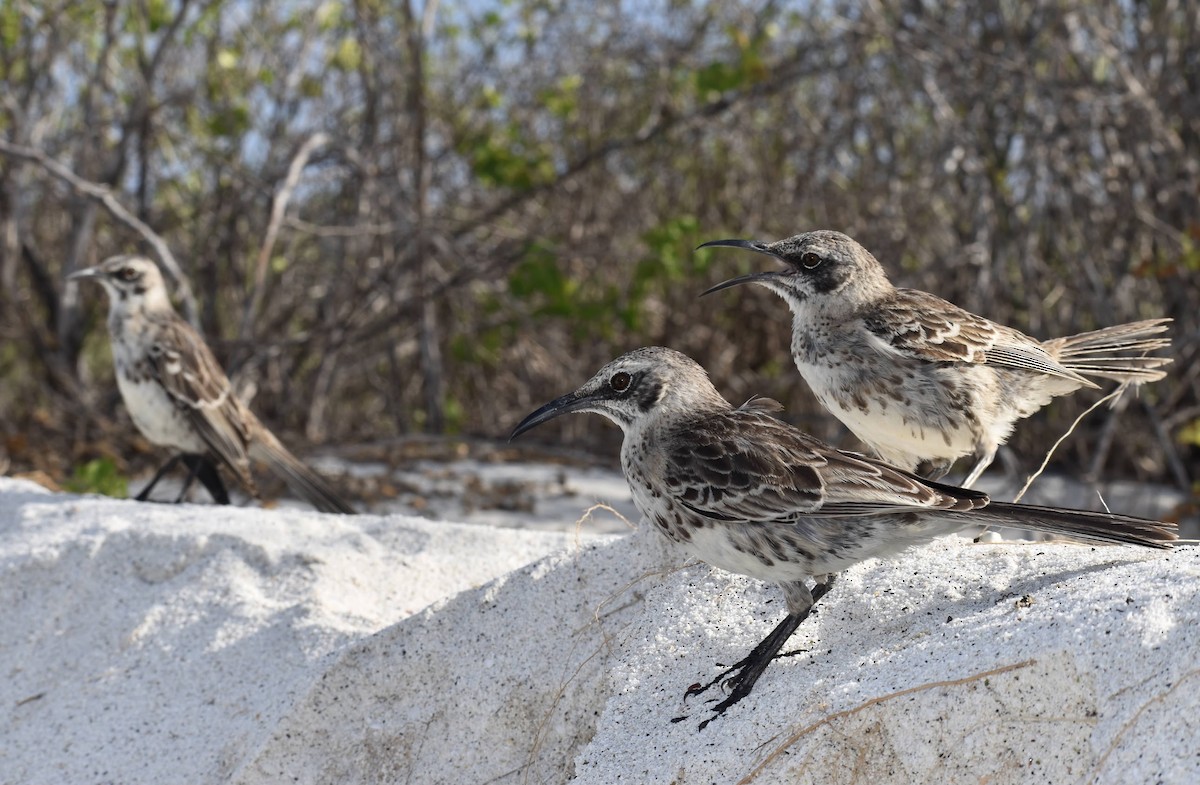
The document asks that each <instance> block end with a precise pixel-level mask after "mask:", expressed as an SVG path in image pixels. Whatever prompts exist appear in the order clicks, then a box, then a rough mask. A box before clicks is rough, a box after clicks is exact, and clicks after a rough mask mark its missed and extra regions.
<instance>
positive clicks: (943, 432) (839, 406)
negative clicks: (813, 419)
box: [796, 362, 977, 469]
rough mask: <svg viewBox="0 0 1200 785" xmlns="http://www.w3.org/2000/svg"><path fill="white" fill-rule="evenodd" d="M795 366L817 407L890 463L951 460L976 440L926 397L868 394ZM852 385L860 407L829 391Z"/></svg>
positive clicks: (828, 374)
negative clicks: (922, 400)
mask: <svg viewBox="0 0 1200 785" xmlns="http://www.w3.org/2000/svg"><path fill="white" fill-rule="evenodd" d="M796 367H797V368H798V369H799V371H800V374H801V375H802V376H803V377H804V379H805V380H806V381H807V382H808V384H809V387H811V388H812V391H813V393H814V394H815V395H816V396H817V399H818V400H819V401H820V402H821V405H822V406H824V407H825V408H826V409H828V410H829V412H830V413H831V414H833V416H835V417H837V418H838V419H839V420H841V421H842V423H843V424H844V425H845V426H846V427H847V428H849V429H850V431H851V432H852V433H853V434H854V435H855V436H857V437H858V438H859V439H861V440H862V441H864V442H866V443H867V444H868V445H870V447H871V449H873V450H875V451H876V452H878V453H879V454H880V455H881V456H883V457H884V458H885V459H886V460H888V461H890V462H892V463H896V464H898V465H900V466H902V467H904V468H909V469H911V468H914V466H915V464H916V462H918V461H920V460H934V459H946V460H954V459H956V458H959V457H961V456H963V455H967V454H969V453H971V452H974V450H975V447H976V441H977V440H976V435H975V434H974V432H973V431H972V429H970V428H968V427H966V426H965V424H963V423H961V422H954V421H953V419H952V418H951V416H950V413H949V412H947V411H946V410H945V409H944V408H938V407H936V406H931V405H930V403H931V401H928V400H927V401H926V402H925V406H924V407H921V406H919V405H918V404H917V403H915V402H913V401H912V398H913V396H912V395H911V394H910V395H908V396H901V397H908V398H909V402H906V401H904V400H897V399H896V398H895V397H892V396H886V395H882V394H880V393H875V394H868V392H867V391H866V390H865V389H862V385H857V386H856V385H855V383H854V382H853V381H849V380H847V379H843V378H841V377H840V376H838V375H836V374H834V373H831V372H830V371H829V369H827V368H824V367H817V366H812V365H808V364H804V363H800V362H797V363H796ZM856 387H857V388H858V389H859V390H860V392H861V393H862V395H861V400H863V401H865V403H866V406H865V407H860V406H858V402H857V401H854V400H852V399H851V398H850V397H848V396H847V395H845V394H844V393H843V394H837V393H836V392H835V391H838V390H847V389H850V390H854V389H856ZM926 397H928V396H926ZM904 456H907V457H908V459H907V460H905V459H904ZM913 459H915V460H913Z"/></svg>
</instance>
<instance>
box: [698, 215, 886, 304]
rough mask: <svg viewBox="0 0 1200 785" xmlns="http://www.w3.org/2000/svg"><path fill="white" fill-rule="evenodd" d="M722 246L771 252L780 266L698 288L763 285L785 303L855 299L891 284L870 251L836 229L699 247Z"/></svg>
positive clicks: (864, 298) (866, 297) (876, 291)
mask: <svg viewBox="0 0 1200 785" xmlns="http://www.w3.org/2000/svg"><path fill="white" fill-rule="evenodd" d="M719 246H728V247H731V248H745V249H746V250H748V251H754V252H755V253H761V254H765V255H767V256H773V257H774V258H776V259H778V260H779V261H781V262H783V264H784V267H783V269H781V270H768V271H766V272H759V273H750V274H749V275H742V276H738V277H737V278H731V279H729V280H728V281H724V282H722V283H719V284H717V285H716V286H714V287H712V288H711V289H709V290H708V291H706V292H704V294H709V293H711V292H716V291H720V290H721V289H728V288H730V287H731V286H738V285H740V284H744V283H756V284H759V285H760V286H765V287H767V288H768V289H770V290H771V291H773V292H775V294H777V295H779V296H780V297H782V298H783V299H784V300H786V301H787V302H788V304H789V305H793V306H796V305H799V304H800V303H804V302H831V301H838V300H842V301H844V300H850V301H861V300H869V299H870V298H872V297H875V296H878V295H879V294H882V293H885V292H886V291H887V290H888V289H890V288H891V284H890V283H888V280H887V275H886V274H885V273H884V271H883V268H882V267H881V266H880V264H879V262H878V261H876V259H875V257H874V256H872V255H871V254H870V252H868V251H867V249H866V248H863V247H862V246H861V245H859V244H858V243H857V242H855V241H854V240H853V239H851V238H850V237H847V236H846V235H844V234H842V233H841V232H834V231H830V230H821V231H816V232H807V233H805V234H798V235H795V236H794V237H789V238H787V239H786V240H779V241H777V242H773V243H764V242H758V241H754V240H713V241H712V242H707V243H704V244H703V245H701V246H700V248H711V247H719Z"/></svg>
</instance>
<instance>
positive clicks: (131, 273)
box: [117, 267, 137, 281]
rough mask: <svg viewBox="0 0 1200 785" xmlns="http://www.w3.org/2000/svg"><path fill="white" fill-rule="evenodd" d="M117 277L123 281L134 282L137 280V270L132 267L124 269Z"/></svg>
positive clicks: (118, 272) (119, 271)
mask: <svg viewBox="0 0 1200 785" xmlns="http://www.w3.org/2000/svg"><path fill="white" fill-rule="evenodd" d="M117 277H118V278H120V279H121V280H122V281H132V280H133V279H134V278H137V270H135V269H133V268H132V267H122V268H121V269H120V270H118V271H117Z"/></svg>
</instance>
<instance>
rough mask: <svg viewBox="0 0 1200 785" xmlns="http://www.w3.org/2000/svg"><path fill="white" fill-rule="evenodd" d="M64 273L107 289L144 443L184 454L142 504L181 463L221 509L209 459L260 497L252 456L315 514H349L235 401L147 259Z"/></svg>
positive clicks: (126, 388)
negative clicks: (197, 479)
mask: <svg viewBox="0 0 1200 785" xmlns="http://www.w3.org/2000/svg"><path fill="white" fill-rule="evenodd" d="M70 277H71V279H73V280H80V279H83V280H95V281H98V282H99V283H100V284H102V285H103V286H104V289H105V291H106V292H108V299H109V309H108V332H109V336H110V337H111V339H112V353H113V363H114V365H115V366H116V377H117V385H118V387H120V389H121V397H122V398H123V399H124V401H125V406H126V408H127V409H128V410H129V415H130V417H132V418H133V422H134V424H135V425H136V426H137V428H138V430H139V431H141V432H142V435H143V436H145V437H146V438H147V439H148V440H149V441H150V442H151V443H153V444H156V445H158V446H160V447H167V448H169V449H172V450H176V451H178V452H179V453H181V454H182V455H180V456H175V457H174V458H172V460H171V462H169V463H168V464H167V465H166V466H164V467H163V469H161V470H159V472H158V474H156V475H155V477H154V479H153V480H151V482H150V484H149V485H147V486H146V488H145V490H143V491H142V493H141V494H140V495H139V496H138V498H139V499H141V500H144V499H145V498H147V497H148V495H149V492H150V489H151V488H152V487H153V486H154V484H155V483H156V482H157V481H158V480H159V478H160V477H161V476H162V474H163V473H164V472H165V471H166V470H167V469H169V468H170V467H171V466H172V465H173V464H174V463H175V461H177V460H180V459H181V458H182V459H183V460H184V462H185V463H186V464H187V465H188V467H189V469H190V473H189V477H188V482H189V483H190V481H191V479H192V477H193V476H199V477H200V479H201V480H202V481H203V482H204V484H205V486H206V487H208V488H209V491H210V492H212V493H213V497H214V499H216V500H217V501H218V502H223V503H226V504H227V503H228V501H229V497H228V495H227V494H226V493H225V490H224V487H223V486H222V485H221V482H220V478H219V476H218V474H217V473H216V471H215V469H213V467H212V466H211V465H210V464H209V463H208V461H209V460H210V459H215V460H216V461H217V462H219V463H221V464H223V465H225V466H226V467H228V468H229V469H230V470H231V471H232V472H233V473H234V474H236V475H237V477H238V479H239V480H241V482H242V484H243V485H245V487H246V488H247V490H248V491H249V492H250V493H251V494H252V495H257V488H256V486H255V483H254V478H253V477H252V476H251V474H250V459H251V458H253V459H255V460H257V461H261V462H263V463H265V464H266V465H267V466H268V467H269V468H270V469H271V471H273V472H274V473H275V474H277V475H278V476H279V477H280V478H281V479H282V480H283V481H284V482H286V483H287V485H288V487H289V488H291V489H292V491H293V492H294V493H296V494H297V495H299V496H300V497H301V498H303V499H305V500H306V501H307V502H309V503H310V504H312V505H313V506H314V507H316V508H317V509H318V510H321V511H322V512H337V513H344V514H353V513H354V508H353V507H351V506H350V505H349V504H347V503H346V502H345V501H343V500H342V499H341V498H339V497H338V495H337V494H336V493H335V492H334V491H333V490H332V489H331V488H330V487H329V485H328V484H327V483H326V482H325V481H324V480H322V479H321V478H320V477H318V476H317V475H316V474H314V473H313V472H312V470H310V469H309V468H308V467H307V466H305V465H304V464H303V463H301V462H300V460H299V459H298V458H296V456H294V455H292V454H291V453H290V452H288V450H287V448H286V447H284V446H283V445H282V444H280V443H279V440H278V439H277V438H275V435H274V434H272V433H271V432H270V431H269V430H267V428H266V426H265V425H263V424H262V423H261V422H259V420H258V418H257V417H255V416H254V413H253V412H251V411H250V410H249V409H248V408H247V407H246V406H245V405H244V404H243V403H242V402H241V401H240V400H238V397H237V396H236V395H235V394H234V392H233V388H232V387H231V386H230V384H229V379H228V378H226V376H225V372H224V371H223V370H221V366H220V365H218V364H217V360H216V358H215V357H214V356H213V353H212V351H211V350H210V349H209V348H208V346H207V345H206V344H205V343H204V339H203V338H201V337H200V335H199V333H197V332H196V331H195V330H194V329H192V327H191V325H189V324H188V323H187V322H185V321H184V320H183V319H181V318H180V317H179V315H178V314H177V313H176V312H175V309H174V307H172V305H171V301H170V299H169V298H168V296H167V289H166V286H165V284H164V283H163V279H162V274H161V273H160V272H159V269H158V266H157V265H156V264H155V263H154V262H152V261H151V260H149V259H146V258H144V257H140V256H114V257H112V258H110V259H107V260H105V261H104V262H103V263H101V264H99V265H97V266H95V267H90V268H88V269H86V270H80V271H79V272H77V273H74V274H73V275H71V276H70ZM185 492H186V486H185ZM181 497H182V494H181Z"/></svg>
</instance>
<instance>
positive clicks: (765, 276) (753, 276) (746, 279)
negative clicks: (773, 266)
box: [700, 270, 785, 297]
mask: <svg viewBox="0 0 1200 785" xmlns="http://www.w3.org/2000/svg"><path fill="white" fill-rule="evenodd" d="M784 272H785V271H784V270H768V271H767V272H765V273H750V274H748V275H739V276H738V277H737V278H730V279H729V280H728V281H721V283H719V284H717V285H716V286H712V287H709V288H708V289H705V290H704V291H703V292H701V293H700V296H701V297H703V296H704V295H706V294H712V293H713V292H719V291H721V290H722V289H728V288H729V287H731V286H741V285H742V284H744V283H757V282H759V281H769V280H771V279H774V278H779V277H780V276H782V275H783V274H784Z"/></svg>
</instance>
